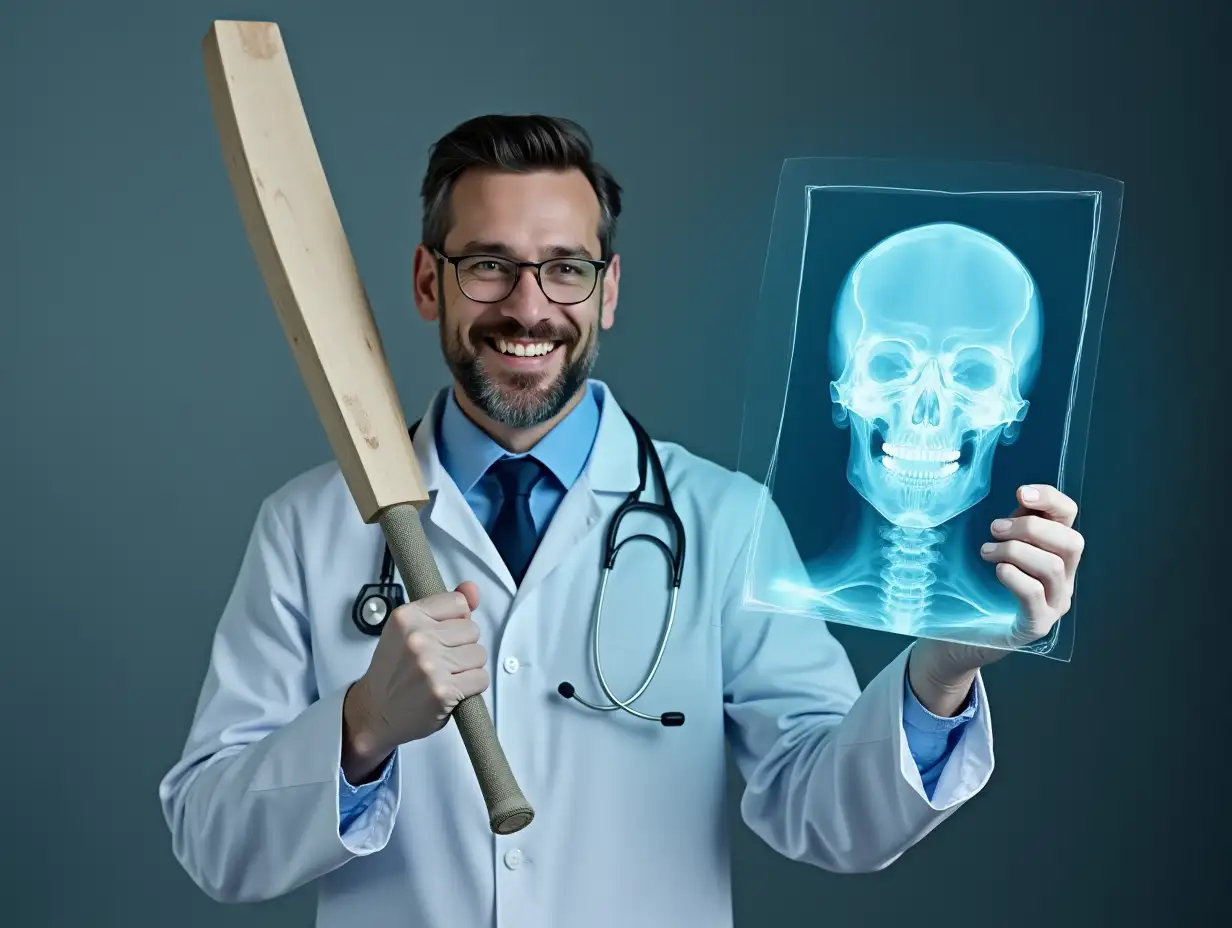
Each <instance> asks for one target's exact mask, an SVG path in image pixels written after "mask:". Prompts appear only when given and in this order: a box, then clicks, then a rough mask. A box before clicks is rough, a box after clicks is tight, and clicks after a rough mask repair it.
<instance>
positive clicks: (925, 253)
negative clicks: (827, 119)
mask: <svg viewBox="0 0 1232 928" xmlns="http://www.w3.org/2000/svg"><path fill="white" fill-rule="evenodd" d="M831 331H832V334H831V339H830V362H831V365H832V371H834V372H837V374H838V376H837V378H836V379H835V380H834V381H833V382H832V383H831V385H830V394H831V399H832V400H833V402H834V404H835V406H834V417H835V422H836V424H838V425H840V426H843V425H850V428H851V450H850V455H849V458H848V465H847V477H848V480H849V481H850V482H851V484H852V486H853V487H855V489H856V491H857V492H858V493H859V494H860V495H861V496H862V497H863V498H864V499H865V500H867V501H868V503H869V504H870V505H872V506H873V507H874V508H875V509H876V510H877V511H878V512H880V513H881V515H882V516H884V517H885V518H886V519H887V520H889V521H890V522H892V523H893V524H895V525H898V526H902V527H904V528H932V527H935V526H938V525H941V524H943V523H945V522H946V521H947V520H949V519H951V518H953V517H954V516H955V515H957V514H959V513H961V512H963V511H964V510H966V509H968V508H969V507H971V506H973V505H974V504H975V503H977V502H979V500H981V499H982V498H983V497H984V496H985V495H986V494H987V493H988V489H989V481H990V476H991V473H992V463H993V452H994V450H995V448H996V444H997V442H998V441H1001V442H1004V443H1009V442H1011V441H1013V440H1014V439H1015V438H1016V437H1017V435H1018V431H1019V428H1020V426H1021V423H1022V421H1023V419H1024V417H1025V416H1026V413H1027V406H1028V402H1027V400H1026V399H1025V396H1026V395H1027V394H1028V392H1029V390H1030V387H1031V383H1032V381H1033V380H1034V377H1035V373H1036V371H1037V370H1038V367H1039V361H1040V341H1041V337H1042V333H1043V317H1042V311H1041V307H1040V300H1039V293H1038V291H1037V289H1036V286H1035V282H1034V280H1033V279H1032V276H1031V274H1030V272H1029V271H1028V270H1027V268H1026V267H1024V266H1023V264H1022V262H1021V261H1019V260H1018V258H1017V257H1016V256H1015V255H1014V254H1013V253H1012V252H1011V251H1010V250H1009V249H1008V248H1007V247H1006V246H1005V245H1004V244H1002V243H1001V242H999V241H997V240H996V239H995V238H992V237H991V236H989V235H986V234H984V233H982V232H979V231H976V230H975V229H972V228H970V227H968V226H964V225H958V224H955V223H932V224H929V225H922V226H917V227H915V228H911V229H906V230H904V231H902V232H898V233H896V234H894V235H891V236H889V237H888V238H886V239H884V240H883V241H881V242H880V243H878V244H877V245H876V246H874V247H873V248H872V249H870V250H869V251H868V252H867V253H865V254H864V255H863V256H862V257H861V258H860V259H859V261H857V262H856V264H855V266H854V267H852V269H851V270H850V272H849V273H848V274H847V277H846V280H845V281H844V284H843V286H842V289H841V291H840V293H839V296H838V299H837V301H836V304H835V311H834V325H833V328H832V330H831Z"/></svg>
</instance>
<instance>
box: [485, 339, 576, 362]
mask: <svg viewBox="0 0 1232 928" xmlns="http://www.w3.org/2000/svg"><path fill="white" fill-rule="evenodd" d="M484 342H485V343H486V344H487V345H488V347H489V348H491V349H492V350H493V351H496V352H497V353H498V354H502V355H505V356H506V357H510V358H542V357H546V356H547V355H549V354H551V353H552V352H553V351H555V350H556V349H557V348H559V347H560V345H561V344H562V343H561V342H556V341H529V340H518V339H510V338H485V339H484Z"/></svg>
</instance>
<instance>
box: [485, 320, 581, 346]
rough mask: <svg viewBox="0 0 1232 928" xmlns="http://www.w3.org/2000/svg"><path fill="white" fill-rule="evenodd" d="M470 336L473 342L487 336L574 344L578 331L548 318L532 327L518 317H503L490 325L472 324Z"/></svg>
mask: <svg viewBox="0 0 1232 928" xmlns="http://www.w3.org/2000/svg"><path fill="white" fill-rule="evenodd" d="M470 337H471V342H472V343H476V342H479V341H481V340H482V339H485V338H526V339H531V340H533V341H543V342H563V343H565V344H567V345H572V344H573V343H574V342H576V341H577V339H578V333H577V331H576V330H574V329H572V328H566V327H562V326H558V325H555V324H553V323H551V322H548V321H547V320H546V319H545V320H543V321H542V322H536V323H535V324H534V325H533V326H531V327H530V328H527V327H526V326H524V325H522V323H520V322H518V321H517V320H516V319H502V320H500V321H499V322H493V323H490V324H488V325H479V324H476V325H473V326H471V331H470Z"/></svg>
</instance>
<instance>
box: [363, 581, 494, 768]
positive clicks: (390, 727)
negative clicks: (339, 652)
mask: <svg viewBox="0 0 1232 928" xmlns="http://www.w3.org/2000/svg"><path fill="white" fill-rule="evenodd" d="M478 605H479V589H478V587H476V586H475V584H474V583H471V582H469V581H467V582H466V583H463V584H461V585H459V587H458V588H457V591H456V592H453V593H439V594H437V595H435V596H428V597H426V598H424V599H420V600H416V601H415V602H413V603H407V604H406V605H405V606H399V607H398V608H397V609H395V610H394V611H393V612H392V613H391V614H390V616H389V621H388V622H386V623H385V628H384V630H383V631H382V632H381V637H380V639H379V640H378V641H377V645H376V649H375V650H374V651H373V654H372V660H371V662H370V663H369V665H368V669H367V670H366V671H365V672H364V675H363V676H362V677H360V678H359V679H358V680H357V681H356V682H355V683H354V685H352V686H351V688H350V690H349V691H348V692H347V695H346V699H345V701H344V702H343V709H342V718H343V739H342V741H343V747H342V769H343V773H344V774H345V775H346V778H347V781H348V782H350V783H352V784H356V785H358V784H359V783H361V782H363V781H364V780H365V779H366V778H368V777H369V776H370V775H371V773H372V772H373V771H374V770H376V769H378V768H379V767H381V766H382V765H383V763H384V761H385V759H386V758H387V757H388V756H389V755H390V754H391V753H392V752H393V751H394V750H395V749H396V748H397V747H398V745H400V744H406V743H407V742H408V741H416V740H418V739H420V738H426V737H427V736H428V735H430V734H433V733H434V732H436V731H439V730H440V729H441V728H442V727H444V725H445V723H446V721H448V719H449V714H450V713H451V712H452V711H453V710H454V707H455V706H457V704H458V703H460V702H461V701H462V700H463V699H465V698H466V697H467V696H474V695H477V694H479V693H482V692H483V691H484V690H486V689H487V688H488V684H489V678H488V671H487V667H486V664H487V660H488V655H487V652H486V651H485V650H484V648H483V645H481V644H479V626H478V625H476V624H475V622H474V620H473V619H472V618H471V612H472V611H473V610H474V609H475V608H476V607H477V606H478Z"/></svg>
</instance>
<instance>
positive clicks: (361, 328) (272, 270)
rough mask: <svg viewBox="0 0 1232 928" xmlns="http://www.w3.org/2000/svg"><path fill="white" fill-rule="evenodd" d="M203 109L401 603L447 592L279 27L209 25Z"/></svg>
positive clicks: (483, 763) (493, 818)
mask: <svg viewBox="0 0 1232 928" xmlns="http://www.w3.org/2000/svg"><path fill="white" fill-rule="evenodd" d="M202 50H203V53H204V56H205V75H206V84H207V86H208V89H209V97H210V105H211V108H212V111H213V115H214V121H215V123H216V125H217V129H218V134H219V137H220V141H221V143H222V153H223V156H224V158H225V160H226V166H227V172H228V175H229V177H230V181H231V186H232V188H233V189H234V191H235V196H236V200H237V201H238V204H239V212H240V215H241V218H242V220H243V224H244V229H245V231H246V232H247V236H248V240H249V243H250V244H251V246H252V249H253V251H254V252H255V255H256V259H257V264H258V265H259V267H260V270H261V276H262V277H263V279H264V281H265V286H266V288H267V290H268V291H269V295H270V298H271V299H272V301H273V303H274V309H275V311H276V312H277V315H278V318H279V320H280V321H281V323H282V327H283V331H284V332H285V334H286V337H287V340H288V341H289V342H290V347H291V352H292V354H293V356H294V358H295V362H296V364H297V365H298V367H299V371H300V374H301V375H302V377H303V380H304V383H305V385H306V386H307V388H308V394H309V396H310V397H311V399H312V403H313V405H314V406H315V407H316V411H317V415H318V416H319V418H320V420H321V424H322V426H324V428H325V434H326V436H327V437H328V439H329V443H330V446H331V447H332V449H333V453H334V456H335V457H336V458H337V461H338V464H339V467H340V468H341V471H342V474H343V476H344V478H345V479H346V483H347V486H348V488H349V489H350V492H351V495H352V497H354V499H355V504H356V506H357V507H358V508H359V512H360V515H361V516H362V517H363V519H364V521H365V522H366V523H368V524H370V525H371V524H373V523H379V524H380V526H381V530H382V532H383V533H384V535H385V539H386V540H387V541H388V543H389V549H390V553H391V554H392V555H393V559H394V563H395V564H396V565H397V567H398V571H399V573H400V574H401V576H402V580H403V582H404V583H405V584H406V585H407V587H408V589H407V595H408V596H409V598H410V599H411V600H416V599H420V598H422V597H424V596H428V595H431V594H434V593H443V592H445V585H444V582H443V581H442V579H441V574H440V570H439V569H438V567H437V565H436V561H435V560H434V559H433V557H432V552H431V551H430V550H429V549H428V543H427V539H426V538H425V536H424V529H423V524H422V523H421V522H420V517H419V507H420V506H422V505H423V504H424V503H426V502H427V500H428V494H427V493H426V492H425V490H424V487H423V481H422V475H421V474H420V471H419V462H418V461H417V460H416V458H415V452H414V448H413V447H412V445H411V439H410V436H409V434H408V432H407V425H406V420H405V418H404V417H403V412H402V407H401V404H400V403H399V401H398V395H397V392H396V389H395V387H394V382H393V377H392V375H391V374H390V371H389V364H388V361H387V360H386V357H385V352H384V347H383V345H382V342H381V338H380V333H379V332H378V330H377V326H376V320H375V318H374V316H373V313H372V307H371V305H370V303H369V301H368V296H367V293H366V291H365V289H364V286H363V283H362V281H361V280H360V277H359V270H358V268H357V267H356V264H355V260H354V256H353V255H352V253H351V249H350V246H349V244H348V243H347V239H346V235H345V233H344V231H343V227H342V221H341V218H340V217H339V215H338V210H337V207H336V205H335V203H334V199H333V194H332V193H331V192H330V189H329V184H328V182H327V181H326V177H325V170H324V167H323V166H322V164H321V160H320V156H319V154H318V152H317V148H316V143H315V142H314V141H313V138H312V133H311V130H310V129H309V126H308V119H307V116H306V114H305V112H304V108H303V104H302V102H301V100H300V96H299V89H298V87H297V86H296V84H295V77H294V75H293V74H292V72H291V64H290V60H289V58H288V56H287V50H286V46H285V45H284V44H283V41H282V33H281V31H280V30H279V28H278V26H277V24H275V23H266V22H234V21H217V22H215V23H213V25H212V27H211V28H210V30H209V32H207V33H206V36H205V39H204V40H203V42H202ZM452 717H453V719H454V721H456V722H457V725H458V731H459V732H461V734H462V741H463V743H464V744H465V746H466V750H467V753H468V754H469V755H470V759H471V764H472V766H473V767H474V768H475V774H476V776H477V777H478V779H479V788H480V791H481V793H482V794H483V798H484V801H485V802H486V803H487V810H488V819H489V824H490V826H491V828H492V831H493V832H494V833H496V834H502V835H507V834H513V833H514V832H516V831H520V830H521V829H523V828H525V827H526V826H527V825H529V824H530V822H531V820H532V819H533V818H534V814H535V813H534V810H533V809H532V808H531V806H530V804H529V803H528V802H527V801H526V798H525V797H524V796H523V795H522V791H521V789H519V787H518V784H517V781H516V780H515V779H514V776H513V773H512V771H511V770H510V769H509V763H508V761H507V760H506V758H505V753H504V751H503V750H502V748H501V745H500V742H499V741H498V740H497V737H496V730H495V729H494V727H493V725H492V717H491V716H490V715H489V714H488V708H487V704H486V703H484V701H483V698H482V697H481V696H471V697H469V698H467V699H464V700H463V701H462V702H461V703H459V704H458V706H457V708H456V709H455V710H454V712H453V716H452Z"/></svg>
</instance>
